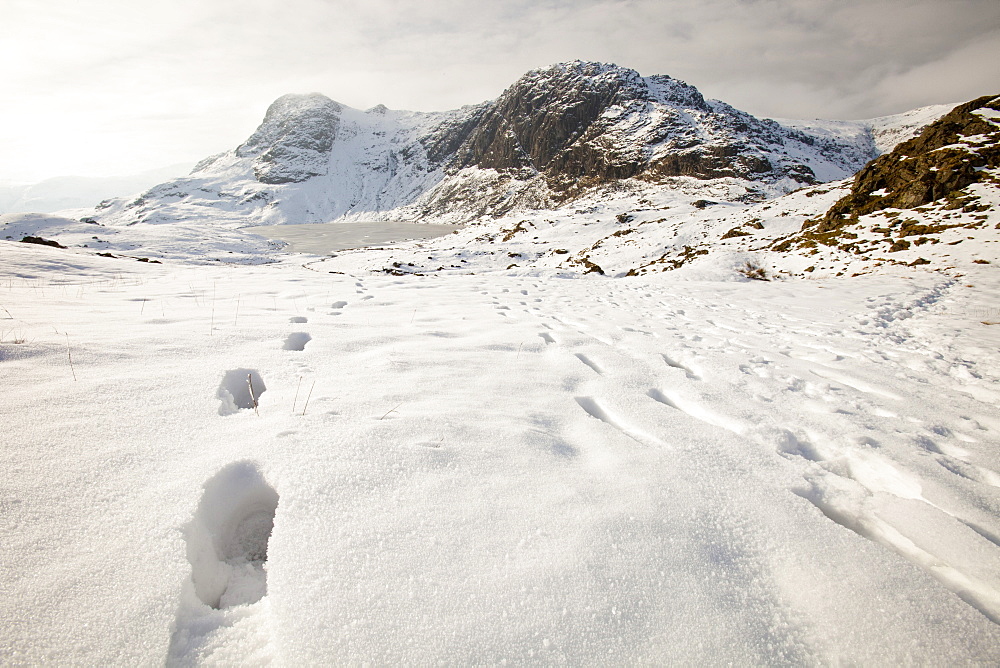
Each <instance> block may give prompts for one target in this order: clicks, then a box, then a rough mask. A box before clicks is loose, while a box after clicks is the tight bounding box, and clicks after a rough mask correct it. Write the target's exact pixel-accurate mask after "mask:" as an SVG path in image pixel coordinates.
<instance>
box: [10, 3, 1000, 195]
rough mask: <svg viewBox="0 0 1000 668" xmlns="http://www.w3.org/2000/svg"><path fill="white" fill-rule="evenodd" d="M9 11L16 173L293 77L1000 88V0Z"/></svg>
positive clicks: (836, 106) (234, 101) (767, 106)
mask: <svg viewBox="0 0 1000 668" xmlns="http://www.w3.org/2000/svg"><path fill="white" fill-rule="evenodd" d="M0 25H3V36H2V37H0V73H2V76H0V82H2V85H3V86H4V87H5V90H4V91H3V93H4V95H3V96H2V98H0V120H2V123H0V147H2V149H3V150H2V155H3V157H4V160H3V161H2V164H0V179H9V180H17V181H37V180H40V179H42V178H46V177H49V176H55V175H62V174H81V175H107V174H128V173H133V172H138V171H142V170H146V169H151V168H156V167H160V166H163V165H167V164H172V163H176V162H182V161H190V162H194V161H196V160H198V159H200V158H202V157H205V156H206V155H209V154H212V153H215V152H218V151H222V150H225V149H228V148H232V147H234V146H235V145H237V144H238V143H239V142H241V141H242V140H243V139H245V138H246V137H247V136H248V135H249V134H250V133H251V132H252V131H253V129H254V128H255V127H256V126H257V124H258V123H259V122H260V119H261V118H262V116H263V114H264V111H265V110H266V109H267V106H268V104H270V102H271V101H273V100H274V99H275V98H276V97H278V96H279V95H282V94H284V93H289V92H311V91H318V92H321V93H325V94H327V95H329V96H330V97H332V98H334V99H336V100H338V101H340V102H342V103H344V104H347V105H350V106H353V107H358V108H367V107H370V106H373V105H375V104H379V103H382V104H385V105H387V106H389V107H392V108H397V109H414V110H425V111H430V110H441V109H452V108H456V107H459V106H461V105H463V104H474V103H477V102H481V101H483V100H486V99H491V98H494V97H496V96H497V95H498V94H499V93H500V92H501V91H502V90H503V89H504V88H505V87H506V86H508V85H510V84H511V83H513V82H514V81H515V80H516V79H517V78H518V77H519V76H520V75H521V74H523V73H524V72H526V71H527V70H530V69H533V68H536V67H541V66H544V65H548V64H551V63H554V62H559V61H565V60H573V59H576V58H579V59H583V60H598V61H604V62H614V63H617V64H619V65H623V66H626V67H631V68H633V69H636V70H638V71H639V72H640V73H642V74H644V75H649V74H669V75H671V76H674V77H677V78H680V79H684V80H685V81H687V82H688V83H691V84H693V85H695V86H697V87H698V88H699V89H700V90H701V91H702V92H703V93H704V94H705V95H706V96H707V97H710V98H716V99H721V100H724V101H726V102H729V103H730V104H733V105H734V106H736V107H739V108H741V109H744V110H746V111H749V112H751V113H754V114H757V115H760V116H770V117H785V118H817V117H819V118H870V117H874V116H879V115H886V114H891V113H898V112H902V111H905V110H908V109H911V108H914V107H918V106H923V105H928V104H939V103H948V102H961V101H965V100H967V99H971V98H973V97H976V96H979V95H984V94H987V93H998V92H1000V2H997V0H947V1H943V0H883V1H876V0H788V1H784V2H782V1H779V0H578V1H574V2H569V1H564V0H510V1H505V0H495V1H493V2H479V1H473V2H461V1H458V0H425V1H423V2H404V1H402V0H366V1H365V2H344V1H341V0H239V1H237V0H143V1H142V2H136V1H135V0H47V1H46V2H39V1H38V0H3V3H2V5H0Z"/></svg>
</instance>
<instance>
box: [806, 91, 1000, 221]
mask: <svg viewBox="0 0 1000 668" xmlns="http://www.w3.org/2000/svg"><path fill="white" fill-rule="evenodd" d="M997 167H1000V96H996V95H987V96H985V97H980V98H978V99H975V100H972V101H971V102H967V103H965V104H962V105H959V106H957V107H955V108H954V109H953V110H952V111H951V112H949V113H948V114H945V115H944V116H943V117H941V118H940V119H938V120H937V121H935V122H934V123H932V124H930V125H928V126H927V127H926V128H924V130H923V131H922V132H921V133H920V134H919V135H918V136H916V137H914V138H912V139H910V140H908V141H905V142H903V143H901V144H899V145H898V146H896V148H895V149H893V150H892V151H891V152H890V153H887V154H885V155H883V156H881V157H879V158H877V159H876V160H874V161H872V162H871V163H870V164H868V165H867V166H866V167H864V168H863V169H862V170H861V171H859V172H858V174H857V176H855V177H854V185H853V186H852V188H851V192H850V194H849V195H847V196H846V197H844V198H842V199H841V200H839V201H838V202H837V203H836V204H834V205H833V206H832V207H831V208H830V210H829V211H828V212H827V213H826V215H825V216H824V217H823V219H822V221H820V222H819V223H818V225H817V226H816V232H817V233H820V234H826V233H830V232H833V231H836V230H838V229H840V228H842V227H845V226H848V225H852V224H854V223H856V222H857V219H858V217H859V216H862V215H866V214H871V213H874V212H876V211H881V210H883V209H915V208H916V207H919V206H922V205H925V204H930V203H932V202H937V201H941V200H950V202H949V203H948V205H946V206H950V208H959V207H962V206H968V205H969V204H968V203H967V202H965V200H964V199H963V198H962V197H959V196H958V193H959V191H961V190H963V189H965V188H967V187H968V186H970V185H972V184H973V183H977V182H979V181H981V180H983V179H988V178H992V177H990V176H989V173H988V171H987V170H988V169H991V168H997Z"/></svg>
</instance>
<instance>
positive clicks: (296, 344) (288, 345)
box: [282, 332, 312, 350]
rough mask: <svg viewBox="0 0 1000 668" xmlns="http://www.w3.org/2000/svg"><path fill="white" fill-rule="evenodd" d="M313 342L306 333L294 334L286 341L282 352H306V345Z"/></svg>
mask: <svg viewBox="0 0 1000 668" xmlns="http://www.w3.org/2000/svg"><path fill="white" fill-rule="evenodd" d="M310 341H312V337H311V336H309V335H308V334H306V333H305V332H292V333H291V334H289V335H288V338H287V339H285V345H283V346H282V350H305V348H306V344H307V343H309V342H310Z"/></svg>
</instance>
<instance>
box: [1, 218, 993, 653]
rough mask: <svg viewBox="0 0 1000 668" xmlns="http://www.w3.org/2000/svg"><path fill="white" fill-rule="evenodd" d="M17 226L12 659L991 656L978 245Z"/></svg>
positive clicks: (10, 338)
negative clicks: (482, 255) (797, 267)
mask: <svg viewBox="0 0 1000 668" xmlns="http://www.w3.org/2000/svg"><path fill="white" fill-rule="evenodd" d="M710 208H711V207H710ZM710 208H709V209H710ZM518 234H521V233H518ZM422 243H428V242H422ZM403 250H405V249H401V251H400V252H402V251H403ZM370 252H371V253H375V254H376V255H377V254H378V253H380V252H381V251H370ZM407 252H411V253H414V254H415V253H416V252H417V246H416V245H415V244H414V245H412V246H411V247H410V251H407ZM0 254H2V256H3V257H4V263H3V265H2V267H0V306H2V309H0V377H2V379H3V380H4V384H5V386H6V389H7V392H6V397H5V401H4V404H3V408H2V409H0V411H2V417H0V424H2V425H3V427H2V432H3V438H2V439H0V440H2V443H3V446H2V447H0V458H2V461H0V470H2V471H3V477H2V481H0V507H2V509H3V510H2V513H0V524H2V528H0V535H3V536H4V550H3V558H2V560H0V661H2V662H3V663H5V664H14V665H37V664H40V663H47V664H52V663H55V664H88V665H135V664H162V663H164V662H166V663H167V664H168V665H192V664H194V665H199V664H212V665H218V664H240V665H265V664H273V665H303V664H330V663H335V664H361V663H368V664H429V663H447V664H471V663H476V664H499V663H502V662H515V663H571V664H597V663H600V664H640V663H661V664H666V663H669V664H685V663H686V664H722V663H734V664H777V663H796V664H802V663H809V664H832V663H837V664H878V665H884V664H894V665H895V664H912V663H917V664H936V665H944V664H969V663H984V664H994V663H997V662H998V661H1000V569H998V564H1000V559H998V556H1000V450H998V443H1000V411H998V408H997V405H998V399H1000V397H998V391H997V387H998V386H1000V385H998V380H1000V378H998V375H1000V352H998V350H1000V346H998V343H1000V339H998V337H1000V326H997V324H996V323H997V321H1000V314H997V313H996V312H995V311H996V309H995V308H994V306H993V305H995V304H997V302H998V297H1000V281H998V280H997V277H996V275H995V272H994V271H991V267H989V266H979V265H975V266H972V267H970V268H969V272H968V273H967V274H966V275H965V277H963V278H962V279H961V280H957V279H956V278H954V277H950V276H946V275H941V274H935V273H930V272H914V271H912V270H906V271H905V273H904V272H902V270H900V272H899V273H898V274H896V275H893V274H891V273H886V274H883V275H879V276H862V277H858V278H855V279H851V280H847V279H835V278H829V279H819V280H811V281H784V282H771V283H763V282H757V281H750V282H743V283H740V282H732V281H728V282H718V281H706V280H684V281H677V280H676V277H678V276H680V274H678V273H677V272H665V273H656V274H650V275H646V276H639V277H632V278H629V279H627V280H612V279H609V278H604V277H601V276H599V275H597V274H596V273H591V274H587V275H585V276H583V277H580V276H581V274H580V273H575V274H572V275H574V276H577V277H578V278H574V279H568V278H566V279H564V278H558V277H557V274H556V273H555V272H544V271H541V270H536V271H535V273H534V275H531V274H529V273H525V274H524V275H517V273H516V272H514V271H512V272H509V273H506V274H504V273H501V272H492V273H489V274H486V275H483V274H471V273H469V272H464V273H458V271H457V270H456V272H454V273H452V274H449V273H447V272H441V273H438V274H435V275H428V276H414V275H409V274H407V275H402V276H392V275H384V274H383V275H373V274H369V273H365V272H361V271H354V270H353V269H351V268H350V267H351V264H352V263H355V262H361V261H362V260H359V259H357V258H356V257H355V255H354V254H346V255H342V256H339V257H336V258H332V259H330V258H328V259H322V258H309V257H302V258H284V259H280V258H279V259H280V261H279V262H275V263H273V264H269V265H265V266H239V265H222V264H218V263H216V264H215V266H202V265H192V264H182V263H179V262H177V261H172V262H167V263H165V264H159V265H157V264H150V263H139V262H136V261H134V260H129V259H116V258H104V257H97V256H95V255H92V254H87V251H84V250H80V249H69V250H61V249H56V248H49V247H41V246H33V245H28V244H18V243H11V242H6V241H0ZM373 257H374V256H373ZM303 265H304V266H303ZM706 271H707V270H706ZM726 271H728V270H727V269H725V268H724V267H720V268H718V269H717V273H718V274H719V275H722V274H724V273H725V272H726ZM339 272H348V273H339ZM567 275H570V274H567ZM686 278H688V279H693V278H696V276H694V274H688V275H687V276H686ZM247 376H250V381H251V384H252V387H253V390H252V393H251V389H250V386H248V385H247V383H246V379H247ZM255 403H256V404H257V406H256V409H255V408H254V404H255ZM213 606H214V607H213Z"/></svg>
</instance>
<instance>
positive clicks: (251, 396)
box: [247, 373, 260, 417]
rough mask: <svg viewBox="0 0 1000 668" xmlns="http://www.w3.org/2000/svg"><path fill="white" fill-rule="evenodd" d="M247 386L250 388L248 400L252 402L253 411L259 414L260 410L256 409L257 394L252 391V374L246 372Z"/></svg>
mask: <svg viewBox="0 0 1000 668" xmlns="http://www.w3.org/2000/svg"><path fill="white" fill-rule="evenodd" d="M247 387H248V388H250V401H252V402H253V412H254V413H256V414H257V416H258V417H259V416H260V411H259V410H257V395H255V394H254V392H253V374H249V373H248V374H247Z"/></svg>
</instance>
